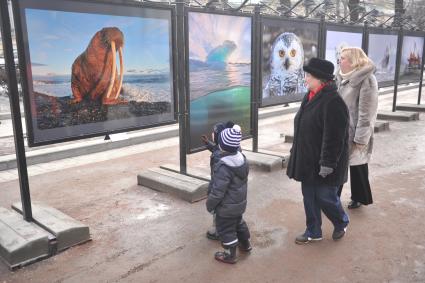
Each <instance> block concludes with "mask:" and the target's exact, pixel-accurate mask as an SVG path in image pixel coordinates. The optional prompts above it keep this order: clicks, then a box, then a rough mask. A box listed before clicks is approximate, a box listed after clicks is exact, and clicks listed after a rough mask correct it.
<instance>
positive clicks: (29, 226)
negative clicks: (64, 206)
mask: <svg viewBox="0 0 425 283" xmlns="http://www.w3.org/2000/svg"><path fill="white" fill-rule="evenodd" d="M50 236H51V235H50V234H49V233H47V232H46V231H44V230H43V229H41V228H40V227H38V226H37V225H36V224H35V223H32V222H27V221H25V220H24V219H23V218H22V215H20V214H18V213H16V212H15V211H12V210H8V209H6V208H3V207H0V257H1V258H2V259H3V260H4V261H5V262H6V264H7V265H8V266H9V268H11V269H13V268H16V267H19V266H24V265H27V264H30V263H32V262H35V261H37V260H40V259H43V258H47V257H49V256H50V252H49V237H50Z"/></svg>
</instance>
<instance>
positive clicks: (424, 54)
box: [418, 42, 425, 105]
mask: <svg viewBox="0 0 425 283" xmlns="http://www.w3.org/2000/svg"><path fill="white" fill-rule="evenodd" d="M424 56H425V42H424V47H423V50H422V58H421V78H420V79H419V94H418V105H421V95H422V83H423V76H424Z"/></svg>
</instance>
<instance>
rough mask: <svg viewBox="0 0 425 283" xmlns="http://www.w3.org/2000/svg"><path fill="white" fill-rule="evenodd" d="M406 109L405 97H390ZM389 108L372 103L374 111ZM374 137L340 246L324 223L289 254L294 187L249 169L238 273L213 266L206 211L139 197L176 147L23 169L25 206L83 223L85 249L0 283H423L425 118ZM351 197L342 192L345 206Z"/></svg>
mask: <svg viewBox="0 0 425 283" xmlns="http://www.w3.org/2000/svg"><path fill="white" fill-rule="evenodd" d="M415 99H416V96H415V92H414V91H412V92H406V93H405V94H404V95H400V96H399V101H400V103H402V102H415ZM391 103H392V101H391V96H386V97H382V98H380V109H382V110H389V109H390V107H391ZM292 118H293V114H288V115H283V116H280V117H273V118H269V119H265V120H263V121H260V131H259V132H260V138H259V144H260V148H264V149H268V150H273V151H278V152H282V153H286V152H288V150H289V148H290V145H289V144H285V143H284V142H283V141H284V138H283V134H285V133H292ZM375 137H376V139H375V147H374V155H373V159H372V161H371V163H370V175H371V183H372V192H373V197H374V204H372V205H370V206H367V207H361V208H359V209H356V210H348V213H349V216H350V220H351V222H350V225H349V227H348V231H347V234H346V236H345V237H344V238H343V239H342V240H340V241H338V242H335V241H333V240H332V239H331V234H332V225H331V224H330V222H329V221H328V220H327V219H326V218H325V217H324V218H323V233H324V239H323V241H321V242H318V243H314V244H309V245H302V246H300V245H296V244H295V243H294V239H295V237H296V236H297V235H298V234H299V233H300V232H302V231H303V230H304V223H305V218H304V211H303V204H302V196H301V192H300V184H299V183H297V182H294V181H292V180H289V179H288V178H287V177H286V175H285V171H284V170H282V171H277V172H272V173H266V172H261V171H256V170H251V172H250V176H249V195H248V209H247V212H246V214H245V219H246V221H247V223H248V225H249V227H250V229H251V233H252V244H253V251H252V252H251V254H249V255H246V254H241V256H240V260H239V262H238V263H237V264H236V265H225V264H222V263H219V262H216V261H215V260H214V258H213V254H214V252H215V251H217V250H219V249H220V246H219V243H218V242H214V241H211V240H208V239H207V238H206V237H205V232H206V230H207V229H208V227H209V225H210V223H211V221H212V219H211V216H210V214H208V213H207V212H206V210H205V201H200V202H197V203H194V204H189V203H187V202H185V201H182V200H179V199H177V198H175V197H172V196H169V195H167V194H163V193H158V192H155V191H152V190H150V189H148V188H143V187H140V186H137V181H136V176H137V173H138V172H140V171H141V170H143V169H146V168H151V167H154V166H159V165H161V164H165V163H174V164H178V161H179V160H178V158H179V153H178V139H177V138H171V139H167V140H163V141H158V142H152V143H147V144H140V145H136V146H132V147H128V148H125V149H119V150H112V151H108V152H103V153H97V154H90V155H86V156H81V157H75V158H71V159H65V160H59V161H55V162H50V163H46V164H40V165H36V166H31V167H30V168H29V170H30V172H31V170H32V173H31V174H30V188H31V195H32V200H33V201H41V202H43V203H45V204H47V205H50V206H53V207H55V208H57V209H59V210H61V211H62V212H64V213H66V214H68V215H70V216H72V217H74V218H75V219H77V220H79V221H81V222H83V223H84V224H87V225H88V226H89V227H90V232H91V235H92V238H93V241H91V242H89V243H87V244H83V245H80V246H77V247H74V248H71V249H68V250H66V251H65V252H63V253H60V254H58V255H56V256H54V257H52V258H49V259H47V260H44V261H41V262H38V263H35V264H33V265H30V266H27V267H24V268H22V269H19V270H16V271H14V272H11V271H9V270H8V269H7V267H6V265H4V264H2V263H0V282H182V281H183V282H403V283H404V282H425V241H424V240H423V235H425V227H424V225H423V219H424V217H425V177H424V176H425V114H421V115H420V120H419V121H411V122H391V124H390V131H387V132H382V133H378V134H376V136H375ZM244 144H245V146H248V147H249V146H250V141H249V140H248V141H245V142H244ZM208 163H209V154H208V153H207V152H201V153H198V154H193V155H190V156H188V164H189V166H190V167H196V168H198V169H203V170H208ZM15 171H16V170H8V171H2V172H0V206H4V207H9V206H10V204H11V203H12V202H15V201H19V187H18V182H17V179H16V177H17V175H16V173H14V172H15ZM7 174H9V175H7ZM10 174H11V175H10ZM1 178H3V179H1ZM349 197H350V192H349V185H346V186H345V187H344V191H343V196H342V201H343V204H344V207H346V205H347V204H348V202H349Z"/></svg>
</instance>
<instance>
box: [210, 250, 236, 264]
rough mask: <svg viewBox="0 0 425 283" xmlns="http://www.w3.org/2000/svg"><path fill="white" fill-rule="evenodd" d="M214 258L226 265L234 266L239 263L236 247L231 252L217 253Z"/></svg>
mask: <svg viewBox="0 0 425 283" xmlns="http://www.w3.org/2000/svg"><path fill="white" fill-rule="evenodd" d="M214 258H215V259H216V260H218V261H221V262H224V263H230V264H234V263H236V262H237V261H238V259H237V258H236V246H235V247H231V248H230V249H229V250H224V251H222V252H216V253H215V255H214Z"/></svg>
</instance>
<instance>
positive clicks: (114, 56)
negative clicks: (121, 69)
mask: <svg viewBox="0 0 425 283" xmlns="http://www.w3.org/2000/svg"><path fill="white" fill-rule="evenodd" d="M111 51H112V75H111V81H110V82H109V86H108V90H107V91H106V98H109V96H110V95H111V91H112V87H113V86H114V82H115V70H116V68H117V67H116V64H117V62H116V61H117V59H116V54H115V53H116V52H117V50H116V48H115V41H111Z"/></svg>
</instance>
